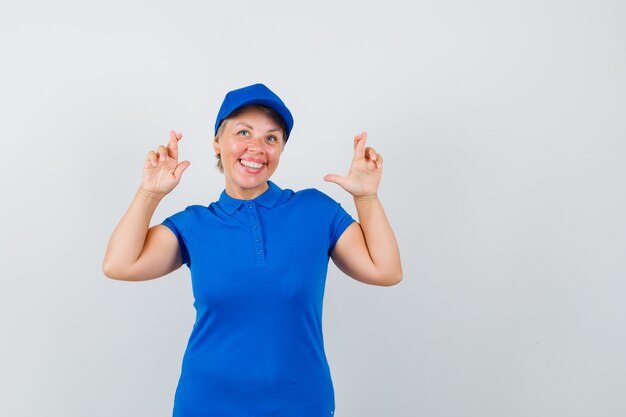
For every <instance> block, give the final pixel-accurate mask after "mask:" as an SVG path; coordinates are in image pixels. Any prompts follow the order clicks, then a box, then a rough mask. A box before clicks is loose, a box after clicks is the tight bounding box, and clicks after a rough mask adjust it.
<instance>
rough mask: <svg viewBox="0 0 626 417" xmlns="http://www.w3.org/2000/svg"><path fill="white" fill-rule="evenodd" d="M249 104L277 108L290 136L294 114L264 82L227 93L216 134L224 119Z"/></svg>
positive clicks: (217, 120) (216, 124)
mask: <svg viewBox="0 0 626 417" xmlns="http://www.w3.org/2000/svg"><path fill="white" fill-rule="evenodd" d="M248 104H261V105H263V106H267V107H271V108H272V109H274V110H276V112H277V113H278V114H279V115H280V117H282V118H283V121H284V122H285V125H286V126H287V138H288V137H289V134H290V133H291V129H292V128H293V116H292V115H291V112H290V111H289V109H288V108H287V106H285V103H283V101H282V100H281V99H280V97H278V96H277V95H276V94H274V92H273V91H272V90H270V89H269V88H267V87H266V86H265V85H263V84H253V85H249V86H247V87H243V88H239V89H237V90H233V91H231V92H229V93H228V94H226V97H224V101H223V102H222V107H220V111H219V112H218V113H217V119H216V120H215V134H216V135H217V129H218V128H219V127H220V123H222V120H224V119H225V118H227V117H228V116H229V115H230V114H231V113H232V112H234V111H235V110H237V109H238V108H240V107H243V106H247V105H248ZM287 138H285V139H287Z"/></svg>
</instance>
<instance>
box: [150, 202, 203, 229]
mask: <svg viewBox="0 0 626 417" xmlns="http://www.w3.org/2000/svg"><path fill="white" fill-rule="evenodd" d="M209 207H210V206H209ZM209 207H206V206H201V205H199V204H194V205H190V206H187V207H186V208H185V209H184V210H181V211H179V212H177V213H174V214H172V215H171V216H169V217H167V218H166V219H165V220H163V223H162V224H164V225H166V226H169V225H174V226H176V228H177V229H179V230H182V229H184V228H185V227H186V226H187V224H189V223H190V222H193V221H197V220H199V219H201V218H202V217H203V216H204V215H205V214H206V213H207V211H208V209H209Z"/></svg>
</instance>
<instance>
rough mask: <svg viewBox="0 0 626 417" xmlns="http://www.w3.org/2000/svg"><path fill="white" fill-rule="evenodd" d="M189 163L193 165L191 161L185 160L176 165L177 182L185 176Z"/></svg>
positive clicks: (175, 175) (175, 176)
mask: <svg viewBox="0 0 626 417" xmlns="http://www.w3.org/2000/svg"><path fill="white" fill-rule="evenodd" d="M189 165H191V162H189V161H183V162H181V163H180V164H178V165H177V166H176V169H175V170H174V178H176V181H177V182H178V181H180V178H181V177H182V176H183V172H185V170H186V169H187V168H189Z"/></svg>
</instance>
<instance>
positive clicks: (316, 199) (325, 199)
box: [293, 188, 338, 205]
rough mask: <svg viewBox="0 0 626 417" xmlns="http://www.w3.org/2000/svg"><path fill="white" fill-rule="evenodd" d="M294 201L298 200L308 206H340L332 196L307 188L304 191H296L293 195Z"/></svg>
mask: <svg viewBox="0 0 626 417" xmlns="http://www.w3.org/2000/svg"><path fill="white" fill-rule="evenodd" d="M293 198H294V199H298V200H300V201H302V202H306V203H308V204H311V203H315V204H320V205H332V204H338V203H337V202H336V201H335V200H333V199H332V198H331V197H330V196H328V195H327V194H325V193H323V192H322V191H320V190H318V189H317V188H305V189H304V190H300V191H296V192H295V193H294V195H293Z"/></svg>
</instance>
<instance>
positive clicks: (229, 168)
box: [213, 107, 284, 200]
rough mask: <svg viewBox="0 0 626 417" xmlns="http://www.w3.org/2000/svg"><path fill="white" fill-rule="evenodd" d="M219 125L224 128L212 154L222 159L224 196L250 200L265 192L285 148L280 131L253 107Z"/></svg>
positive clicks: (215, 141) (215, 142) (271, 121)
mask: <svg viewBox="0 0 626 417" xmlns="http://www.w3.org/2000/svg"><path fill="white" fill-rule="evenodd" d="M222 123H226V125H225V127H224V130H223V132H222V134H221V135H220V136H219V138H216V139H215V140H214V141H213V150H214V151H215V153H216V154H219V155H220V156H221V159H222V165H223V167H224V176H225V177H226V193H227V194H228V195H229V196H231V197H233V198H236V199H240V200H250V199H253V198H255V197H257V196H259V195H261V194H263V192H265V191H266V190H267V189H268V187H269V185H268V184H267V180H268V179H269V178H270V177H271V176H272V174H273V173H274V171H276V168H277V167H278V161H279V160H280V155H281V153H282V151H283V147H284V140H283V133H282V130H281V128H280V126H279V125H278V123H276V122H275V121H274V120H272V118H270V117H268V116H267V115H266V114H265V113H263V112H262V111H261V110H259V109H257V108H254V107H247V108H245V109H243V111H241V113H239V114H238V115H237V116H235V117H232V118H228V119H227V120H224V122H222Z"/></svg>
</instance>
